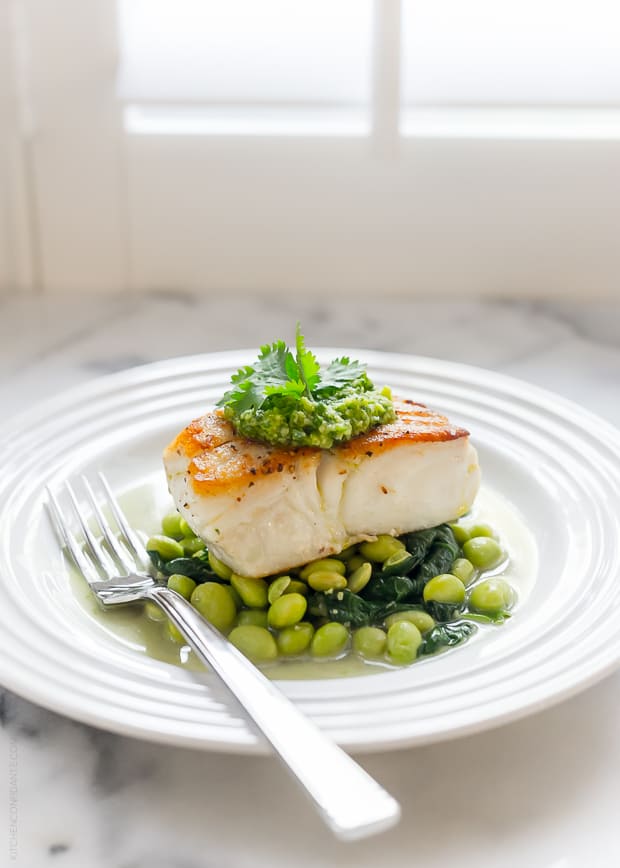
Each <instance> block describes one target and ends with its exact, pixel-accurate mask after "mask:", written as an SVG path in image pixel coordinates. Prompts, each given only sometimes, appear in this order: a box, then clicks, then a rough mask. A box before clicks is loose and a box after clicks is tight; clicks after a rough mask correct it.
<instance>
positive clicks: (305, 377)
mask: <svg viewBox="0 0 620 868" xmlns="http://www.w3.org/2000/svg"><path fill="white" fill-rule="evenodd" d="M296 346H297V358H296V361H297V369H298V371H299V379H300V380H301V382H302V383H303V384H304V386H305V390H306V394H307V396H308V397H309V398H312V390H313V389H314V388H315V386H316V385H317V384H318V382H319V379H320V377H319V371H320V366H319V363H318V362H317V359H316V356H315V355H314V353H312V352H311V351H310V350H307V349H306V344H305V341H304V336H303V335H302V333H301V329H300V326H299V323H297V334H296Z"/></svg>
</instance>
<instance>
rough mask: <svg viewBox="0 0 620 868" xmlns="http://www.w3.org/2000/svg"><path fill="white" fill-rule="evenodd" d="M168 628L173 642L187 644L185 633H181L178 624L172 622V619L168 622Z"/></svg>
mask: <svg viewBox="0 0 620 868" xmlns="http://www.w3.org/2000/svg"><path fill="white" fill-rule="evenodd" d="M166 629H167V631H168V636H169V637H170V638H171V639H172V641H173V642H177V643H178V644H179V645H186V644H187V640H186V639H185V636H184V635H183V633H181V631H180V630H179V628H178V627H177V625H176V624H173V623H172V621H168V623H167V624H166Z"/></svg>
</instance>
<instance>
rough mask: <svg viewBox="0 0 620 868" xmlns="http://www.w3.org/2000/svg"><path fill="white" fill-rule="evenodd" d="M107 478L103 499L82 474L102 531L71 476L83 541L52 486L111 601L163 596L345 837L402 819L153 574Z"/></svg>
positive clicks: (87, 574)
mask: <svg viewBox="0 0 620 868" xmlns="http://www.w3.org/2000/svg"><path fill="white" fill-rule="evenodd" d="M99 480H100V483H101V488H102V491H103V493H104V503H103V504H100V502H99V500H98V499H97V497H95V494H94V492H93V489H92V487H91V485H90V484H89V482H88V480H87V479H86V478H85V477H84V476H82V477H81V481H82V486H83V489H84V493H85V495H86V500H87V502H88V504H89V506H90V509H91V510H92V516H93V518H94V520H95V522H96V524H97V525H98V527H99V531H100V536H99V535H98V534H97V533H95V532H93V531H92V530H91V527H90V524H89V521H88V520H87V517H86V516H85V515H84V510H83V509H82V508H81V506H80V504H79V503H78V499H77V497H76V495H75V492H74V488H73V486H72V485H71V484H70V483H67V484H66V493H67V496H68V500H69V502H70V504H71V507H72V510H73V512H74V513H75V517H77V520H78V523H79V526H80V528H81V534H82V537H83V539H81V540H80V538H79V537H78V536H76V535H75V534H74V532H73V531H72V529H71V524H72V523H71V522H70V521H67V520H66V518H65V517H64V515H63V510H62V509H61V506H60V503H59V500H58V498H57V497H56V496H55V495H54V494H53V493H52V491H50V489H49V488H48V489H47V493H48V497H49V501H48V504H49V511H50V513H51V516H52V518H53V520H54V525H55V527H56V529H57V532H58V534H59V536H60V539H61V541H62V543H63V544H64V546H66V549H67V550H68V552H69V553H70V554H71V557H72V558H73V560H74V562H75V564H76V566H77V567H78V569H79V570H80V572H81V573H82V574H83V576H84V578H85V579H86V581H87V582H88V584H89V585H90V587H91V589H92V590H93V592H94V593H95V595H96V596H97V598H98V599H99V601H100V602H101V603H102V604H103V605H104V607H112V606H118V605H126V604H129V603H137V602H140V601H145V600H151V601H152V602H153V603H156V604H157V605H158V606H159V607H160V608H161V609H162V611H163V612H164V613H165V614H166V615H167V616H168V618H170V620H171V621H172V622H173V623H174V624H175V625H176V626H177V627H178V629H179V630H180V631H181V633H182V634H183V636H184V637H185V638H186V639H187V641H188V643H189V644H190V645H191V647H192V648H193V649H194V651H195V653H196V654H197V655H198V657H199V658H200V659H201V660H202V661H203V662H204V663H206V664H208V665H209V666H210V667H211V669H212V670H213V671H214V672H216V673H217V675H218V676H219V677H220V678H221V680H222V681H223V682H224V684H225V685H226V686H227V687H228V689H229V690H230V692H231V693H232V694H233V695H234V696H235V697H236V699H237V700H238V702H239V703H240V704H241V705H242V706H243V708H244V709H245V711H246V712H247V714H248V716H249V717H250V718H251V719H252V720H253V721H254V723H255V725H256V726H257V727H258V729H259V730H260V731H261V732H262V734H263V735H264V736H265V738H266V739H267V741H268V742H269V743H270V744H271V746H272V747H273V749H274V751H275V752H276V754H277V755H278V756H279V757H280V759H281V760H282V762H283V763H284V765H285V766H286V767H287V768H288V769H289V771H290V772H292V774H293V776H294V777H295V778H296V779H297V780H298V782H299V783H300V784H301V786H302V787H303V788H304V790H305V791H306V793H307V794H308V795H309V796H310V799H311V800H312V802H313V803H314V805H315V807H316V808H317V809H318V811H319V814H320V815H321V816H322V818H323V819H324V820H325V822H326V823H327V825H328V826H329V827H330V828H331V829H332V831H333V832H334V833H335V835H336V836H337V837H338V838H340V839H342V840H356V839H359V838H363V837H365V836H367V835H372V834H375V833H377V832H381V831H383V830H384V829H388V828H390V827H391V826H393V825H394V824H395V823H397V822H398V820H399V818H400V806H399V804H398V802H397V801H396V800H395V799H394V798H393V797H392V796H391V795H390V794H389V793H387V792H386V791H385V790H384V789H383V788H382V787H381V786H380V785H379V784H378V783H377V782H376V781H375V780H374V779H373V778H371V777H370V775H369V774H368V773H367V772H365V771H364V769H362V768H361V766H359V765H358V764H357V763H356V762H354V760H353V759H351V757H350V756H348V755H347V754H346V753H345V752H344V751H343V750H342V749H341V748H339V747H338V746H337V745H335V744H334V743H333V742H332V741H330V740H329V739H328V738H327V737H326V736H325V735H323V733H322V732H321V731H320V730H319V729H318V728H317V727H316V726H315V725H314V724H313V723H312V722H311V721H310V720H308V718H307V717H305V716H304V715H303V714H302V713H301V712H300V711H299V710H298V709H297V708H296V707H295V705H293V703H292V702H290V701H289V700H288V699H287V698H286V697H285V696H284V694H283V693H281V692H280V690H278V688H277V687H276V686H275V685H274V684H273V682H271V681H269V680H268V679H267V678H266V677H265V676H264V675H263V674H262V672H261V671H260V670H259V669H257V668H256V667H255V666H254V665H253V664H252V663H250V661H249V660H247V659H246V658H245V657H244V656H243V655H242V654H241V653H240V652H239V651H238V650H237V649H236V648H235V647H234V646H233V645H232V644H231V643H230V642H229V641H228V640H227V639H226V638H225V637H224V636H223V635H222V634H221V633H220V632H219V631H218V630H216V629H215V627H213V626H212V625H211V624H209V622H208V621H206V620H205V619H204V618H203V617H202V616H201V615H200V614H199V613H198V612H197V611H196V609H194V607H193V606H192V605H191V604H190V603H189V602H188V601H187V600H186V599H184V597H182V596H181V595H180V594H177V593H176V592H175V591H172V590H170V589H169V588H167V587H166V586H165V585H163V584H159V583H157V582H156V581H155V580H154V579H153V578H152V576H151V575H150V574H149V572H148V566H147V564H148V556H147V554H146V551H145V549H144V547H143V545H142V542H141V541H140V539H139V537H138V535H137V534H136V533H135V532H134V531H133V530H132V528H131V527H130V525H129V522H128V521H127V519H126V517H125V515H124V514H123V512H122V510H121V508H120V506H119V504H118V501H117V500H116V498H115V497H114V495H113V494H112V491H111V490H110V486H109V485H108V483H107V481H106V479H105V478H104V476H103V475H102V474H99ZM106 506H107V510H108V511H109V513H111V515H113V516H114V520H115V523H116V525H117V529H116V530H114V529H113V528H112V527H111V526H110V524H109V523H108V520H107V519H106V517H105V514H104V508H105V507H106ZM73 524H75V520H74V521H73Z"/></svg>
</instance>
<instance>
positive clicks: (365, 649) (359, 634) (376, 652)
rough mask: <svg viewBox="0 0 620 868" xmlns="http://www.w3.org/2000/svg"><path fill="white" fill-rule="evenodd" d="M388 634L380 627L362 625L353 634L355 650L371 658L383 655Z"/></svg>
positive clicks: (374, 658)
mask: <svg viewBox="0 0 620 868" xmlns="http://www.w3.org/2000/svg"><path fill="white" fill-rule="evenodd" d="M386 645H387V636H386V635H385V633H384V632H383V630H381V629H380V628H379V627H360V628H359V630H356V631H355V633H354V634H353V650H354V651H355V652H356V653H357V654H360V655H361V656H362V657H366V658H367V659H369V660H376V659H377V658H379V657H383V654H384V653H385V648H386Z"/></svg>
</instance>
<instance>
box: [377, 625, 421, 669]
mask: <svg viewBox="0 0 620 868" xmlns="http://www.w3.org/2000/svg"><path fill="white" fill-rule="evenodd" d="M421 644H422V634H421V633H420V631H419V630H418V628H417V627H416V625H415V624H412V623H411V621H397V622H396V624H392V626H391V627H390V629H389V630H388V632H387V642H386V649H387V655H388V657H389V659H390V661H391V662H392V663H397V664H399V665H400V666H405V665H407V664H408V663H413V661H414V660H415V659H416V657H417V656H418V648H419V647H420V645H421Z"/></svg>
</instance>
